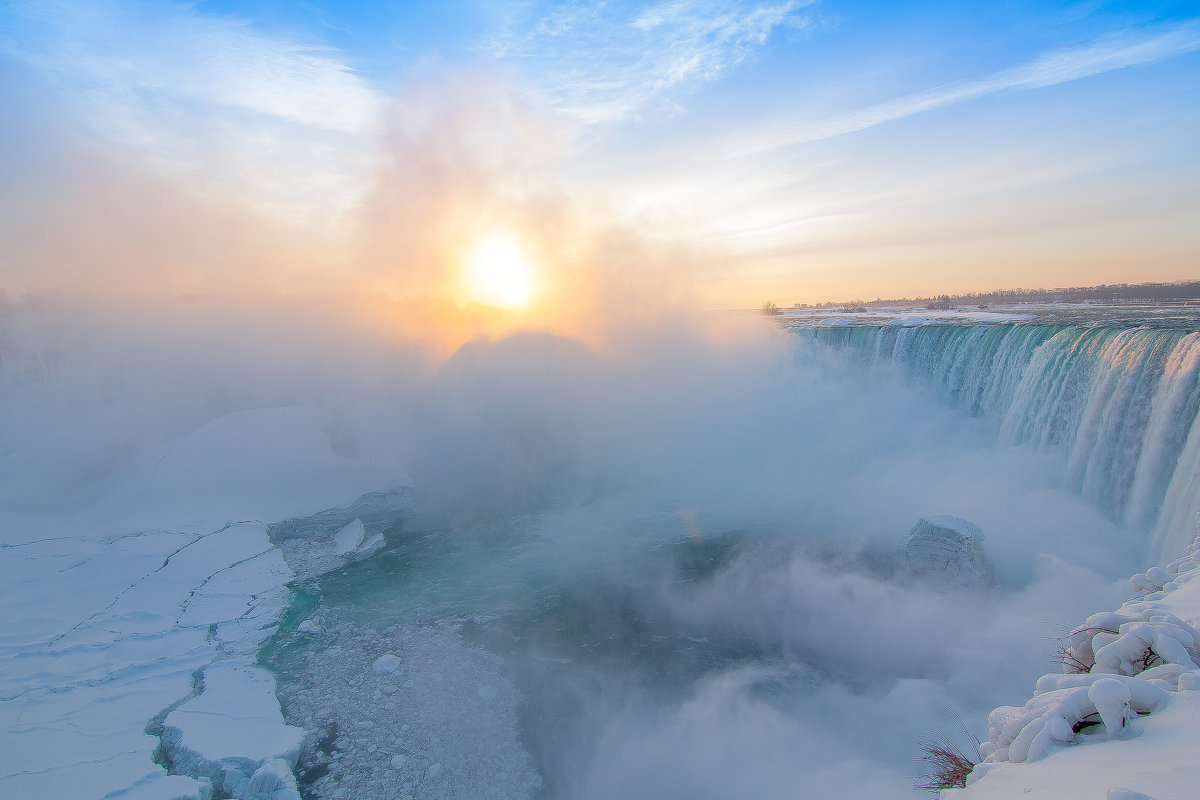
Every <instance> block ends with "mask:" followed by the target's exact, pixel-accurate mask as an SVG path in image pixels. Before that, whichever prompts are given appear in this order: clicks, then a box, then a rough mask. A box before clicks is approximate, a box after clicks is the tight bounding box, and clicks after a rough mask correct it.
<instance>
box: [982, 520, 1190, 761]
mask: <svg viewBox="0 0 1200 800" xmlns="http://www.w3.org/2000/svg"><path fill="white" fill-rule="evenodd" d="M1197 576H1200V553H1198V552H1197V546H1196V545H1195V544H1193V545H1192V547H1190V548H1189V549H1188V554H1187V555H1185V556H1184V557H1183V558H1180V559H1178V560H1176V561H1173V562H1171V563H1170V564H1168V565H1167V566H1166V567H1163V568H1158V567H1156V568H1153V569H1150V570H1147V571H1146V572H1143V573H1139V574H1137V575H1134V576H1133V577H1132V578H1131V579H1130V585H1131V586H1133V588H1134V590H1135V591H1137V592H1138V594H1139V595H1140V597H1139V598H1138V599H1135V600H1131V601H1129V602H1126V603H1125V604H1124V605H1123V606H1121V608H1120V609H1119V610H1118V611H1114V612H1106V613H1101V614H1093V615H1091V616H1090V617H1088V618H1087V620H1085V621H1084V623H1083V624H1082V625H1080V626H1079V627H1077V628H1075V629H1074V630H1073V631H1071V633H1070V634H1069V635H1068V636H1067V637H1066V638H1065V639H1063V640H1062V641H1061V642H1060V653H1059V656H1060V658H1059V660H1060V662H1061V664H1062V673H1061V674H1049V675H1043V676H1042V677H1041V678H1040V679H1039V680H1038V682H1037V688H1036V689H1035V691H1034V694H1033V697H1032V698H1030V700H1029V701H1028V702H1027V703H1025V705H1023V706H1019V707H1018V706H1002V707H1000V708H997V709H996V710H994V711H993V712H992V713H991V714H990V715H989V716H988V741H987V742H985V743H983V744H982V745H980V747H979V752H980V755H982V756H983V757H984V760H983V762H982V763H981V764H979V765H978V766H977V767H976V768H975V769H974V770H973V771H972V773H971V775H970V776H969V777H968V778H967V781H966V782H967V784H970V783H973V782H974V781H976V780H978V779H979V778H980V777H982V776H983V775H984V774H986V773H987V771H988V769H990V765H992V764H995V763H997V762H1001V761H1017V762H1020V761H1033V760H1036V759H1038V758H1041V757H1042V756H1044V755H1046V754H1047V753H1049V752H1050V751H1051V750H1052V749H1054V748H1055V747H1057V746H1062V745H1067V744H1072V743H1074V742H1077V741H1080V740H1081V738H1084V737H1092V736H1104V737H1105V738H1115V737H1121V736H1126V735H1129V734H1130V732H1131V730H1132V729H1133V726H1132V725H1131V723H1132V722H1133V721H1134V720H1136V719H1137V718H1138V717H1139V716H1144V715H1147V714H1151V713H1153V712H1155V711H1157V710H1159V709H1161V708H1163V707H1164V706H1165V705H1166V703H1168V702H1169V700H1170V698H1171V696H1172V695H1173V694H1174V693H1176V692H1180V691H1193V690H1197V689H1200V631H1198V630H1197V629H1196V628H1195V627H1194V626H1193V624H1192V623H1191V622H1189V621H1187V620H1184V619H1181V618H1180V617H1179V616H1178V615H1176V614H1175V613H1173V612H1172V610H1171V608H1170V607H1169V606H1168V604H1167V603H1165V602H1163V601H1164V600H1165V599H1166V598H1167V597H1168V595H1169V593H1170V592H1171V591H1173V590H1174V589H1175V588H1178V587H1179V586H1180V585H1182V584H1183V583H1186V582H1187V581H1190V580H1192V579H1194V578H1196V577H1197Z"/></svg>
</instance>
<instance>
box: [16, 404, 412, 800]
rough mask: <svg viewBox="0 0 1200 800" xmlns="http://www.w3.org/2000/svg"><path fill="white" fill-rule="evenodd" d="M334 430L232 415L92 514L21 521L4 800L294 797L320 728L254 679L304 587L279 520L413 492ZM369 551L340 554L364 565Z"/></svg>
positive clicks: (150, 455) (347, 547) (173, 447)
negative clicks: (305, 728) (296, 723)
mask: <svg viewBox="0 0 1200 800" xmlns="http://www.w3.org/2000/svg"><path fill="white" fill-rule="evenodd" d="M326 425H327V420H326V419H325V417H324V415H323V414H322V413H321V412H320V411H318V410H316V409H313V408H279V409H263V410H256V411H247V412H240V413H236V414H230V415H226V416H224V417H221V418H218V419H216V420H214V421H212V422H210V423H208V424H207V425H204V426H202V427H201V428H199V429H198V430H196V431H194V432H192V433H190V434H188V435H187V436H184V437H182V438H180V439H177V440H175V441H172V442H169V443H167V444H166V445H164V446H162V447H159V448H156V449H154V450H152V451H150V452H147V453H145V454H143V455H142V456H141V457H139V458H135V459H134V460H133V461H132V462H131V463H130V464H129V465H128V466H127V467H126V468H125V469H123V470H121V472H120V473H119V474H118V475H116V476H115V477H114V478H113V479H112V480H111V481H110V482H109V484H108V485H107V486H106V488H105V490H104V491H103V492H101V493H100V498H101V499H100V500H98V501H97V502H96V503H94V504H92V505H91V506H89V507H87V508H85V509H83V510H80V511H76V512H75V513H73V514H70V515H69V516H68V515H63V516H58V517H55V516H53V515H44V514H43V515H37V516H25V517H16V516H8V517H5V518H4V519H3V520H2V524H0V532H2V536H3V539H2V541H0V574H2V575H3V576H4V582H3V585H2V588H0V614H2V615H3V617H4V619H5V620H6V622H5V625H4V628H3V631H2V632H0V720H2V724H0V752H2V753H3V754H4V756H3V758H2V759H0V796H2V797H29V798H33V797H47V798H49V797H53V798H56V800H69V799H70V798H80V799H81V800H85V799H87V800H92V799H94V798H98V797H104V798H109V797H111V798H147V799H149V798H187V797H192V798H205V797H208V796H209V794H210V790H211V787H210V785H209V783H207V782H206V780H205V777H206V776H207V777H209V778H211V779H212V781H213V782H214V783H223V784H224V787H223V789H224V791H226V792H233V793H234V796H237V797H242V796H245V797H250V796H265V794H262V793H263V792H266V791H267V790H270V791H278V790H279V789H281V788H282V789H284V790H285V794H277V795H274V796H275V797H279V798H282V797H285V796H287V795H286V790H287V788H288V785H289V784H288V781H290V780H291V779H290V771H289V770H288V769H285V768H284V767H285V766H286V765H288V764H291V763H294V761H295V758H296V756H297V755H298V753H299V750H300V744H301V738H302V731H300V730H299V729H297V728H294V727H292V726H289V725H286V724H285V723H284V721H283V717H282V715H281V713H280V709H279V704H278V701H277V700H276V697H275V680H274V677H273V676H272V675H270V674H269V673H267V672H266V671H264V670H263V669H262V668H261V667H259V666H257V665H256V663H255V654H256V651H257V649H258V647H259V645H260V643H261V642H262V641H263V640H264V639H265V638H266V637H267V636H269V635H270V634H271V633H272V631H273V630H274V625H275V623H276V621H277V619H278V617H279V614H280V613H281V612H282V610H283V609H284V608H285V607H286V605H287V602H288V590H287V588H286V584H287V582H288V581H290V580H292V578H293V577H294V572H293V570H292V569H291V568H289V565H288V564H287V563H286V562H285V560H284V557H283V552H282V551H281V550H280V549H279V548H278V547H276V546H274V545H273V544H272V543H271V541H270V539H269V538H268V523H271V522H276V521H279V520H282V519H285V518H288V517H294V516H303V515H309V514H313V513H314V512H318V511H321V510H324V509H328V508H334V507H339V506H348V505H350V504H351V503H352V502H353V501H354V500H356V499H357V498H358V497H360V496H361V495H363V494H365V493H367V492H370V491H373V490H386V489H392V488H395V487H396V486H397V485H403V484H404V482H405V481H406V478H405V477H404V476H403V475H397V474H395V473H394V472H392V473H389V472H388V471H387V470H385V469H382V468H380V467H377V466H373V465H371V464H365V463H361V462H358V461H354V460H350V459H347V458H344V457H342V456H340V455H338V454H337V453H335V452H334V451H333V449H332V447H331V443H330V439H329V437H328V435H326V433H324V431H323V428H324V427H325V426H326ZM342 527H343V529H344V527H345V526H342ZM358 527H359V528H361V523H359V525H358ZM361 538H362V537H359V539H356V541H355V542H352V543H351V542H348V541H347V540H348V537H347V536H345V535H344V536H342V537H341V539H340V540H339V541H335V540H334V539H333V538H328V539H327V540H326V541H327V545H328V547H327V549H329V550H331V551H334V550H336V548H337V547H341V548H342V549H343V551H344V552H341V553H335V556H334V557H340V558H352V557H353V556H354V552H353V550H354V548H355V547H359V546H361V545H363V544H367V543H364V542H362V541H361ZM368 543H369V542H368ZM160 735H161V737H162V738H161V740H160ZM277 757H278V758H277ZM279 758H282V761H280V760H279ZM166 764H170V765H171V766H172V771H175V772H180V773H183V774H182V775H169V774H168V773H167V769H166V768H165V765H166ZM256 771H257V772H258V773H259V774H257V775H255V773H256ZM187 776H196V777H187ZM196 778H199V780H197V779H196ZM291 786H292V787H294V783H292V784H291ZM255 792H258V793H259V794H254V793H255ZM293 796H296V795H294V791H293Z"/></svg>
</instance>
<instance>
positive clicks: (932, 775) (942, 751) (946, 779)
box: [913, 741, 977, 792]
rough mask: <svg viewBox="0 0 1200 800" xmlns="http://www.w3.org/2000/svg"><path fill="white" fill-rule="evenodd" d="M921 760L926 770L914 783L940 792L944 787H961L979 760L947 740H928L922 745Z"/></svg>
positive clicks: (965, 783)
mask: <svg viewBox="0 0 1200 800" xmlns="http://www.w3.org/2000/svg"><path fill="white" fill-rule="evenodd" d="M921 752H922V755H921V758H920V760H921V762H922V763H923V764H924V765H925V772H924V773H923V774H922V775H921V777H920V778H919V779H918V780H917V783H915V784H913V785H914V786H915V787H916V788H918V789H928V790H929V791H931V792H938V791H941V790H942V789H961V788H963V787H964V786H966V785H967V776H968V775H970V774H971V770H973V769H975V764H976V763H977V761H976V760H975V759H972V758H971V757H970V756H968V755H967V754H966V753H964V752H963V751H962V750H961V749H959V748H958V747H956V746H954V745H952V744H950V743H949V742H945V741H927V742H924V743H922V745H921Z"/></svg>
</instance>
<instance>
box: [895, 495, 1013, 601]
mask: <svg viewBox="0 0 1200 800" xmlns="http://www.w3.org/2000/svg"><path fill="white" fill-rule="evenodd" d="M896 577H897V578H898V579H900V580H903V581H919V582H921V583H924V584H927V585H928V586H930V587H931V588H934V589H938V590H953V589H980V588H984V589H986V588H989V587H991V586H992V585H993V584H994V583H995V568H994V567H993V566H992V562H991V561H990V560H989V559H988V557H987V554H986V553H984V551H983V531H982V530H980V529H979V526H978V525H975V524H974V523H971V522H968V521H967V520H965V519H962V518H960V517H953V516H950V515H949V514H940V515H937V516H931V517H921V519H919V520H918V521H917V524H916V525H914V526H913V527H912V530H911V531H910V532H909V534H908V536H905V537H904V539H903V540H902V541H901V542H900V549H899V550H898V552H897V553H896Z"/></svg>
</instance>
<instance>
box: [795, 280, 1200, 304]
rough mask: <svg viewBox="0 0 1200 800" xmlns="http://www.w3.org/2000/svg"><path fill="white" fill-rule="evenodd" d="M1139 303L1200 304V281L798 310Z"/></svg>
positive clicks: (1004, 291) (1010, 292)
mask: <svg viewBox="0 0 1200 800" xmlns="http://www.w3.org/2000/svg"><path fill="white" fill-rule="evenodd" d="M1139 300H1140V301H1145V302H1184V301H1193V302H1200V280H1198V281H1178V282H1175V283H1111V284H1101V285H1099V286H1073V287H1070V288H1066V289H997V290H995V291H991V292H968V293H967V294H955V295H950V294H939V295H936V296H934V297H914V298H911V299H909V298H905V299H903V300H883V299H876V300H871V301H862V300H850V301H841V302H837V303H833V302H830V303H819V304H817V305H812V306H809V305H808V304H806V303H802V304H798V306H797V307H799V308H839V309H843V310H850V311H852V310H860V309H861V310H865V309H867V308H872V307H879V306H894V305H913V306H921V307H924V308H928V309H948V308H955V307H958V306H990V305H1013V304H1016V303H1053V302H1058V303H1127V302H1136V301H1139Z"/></svg>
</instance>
